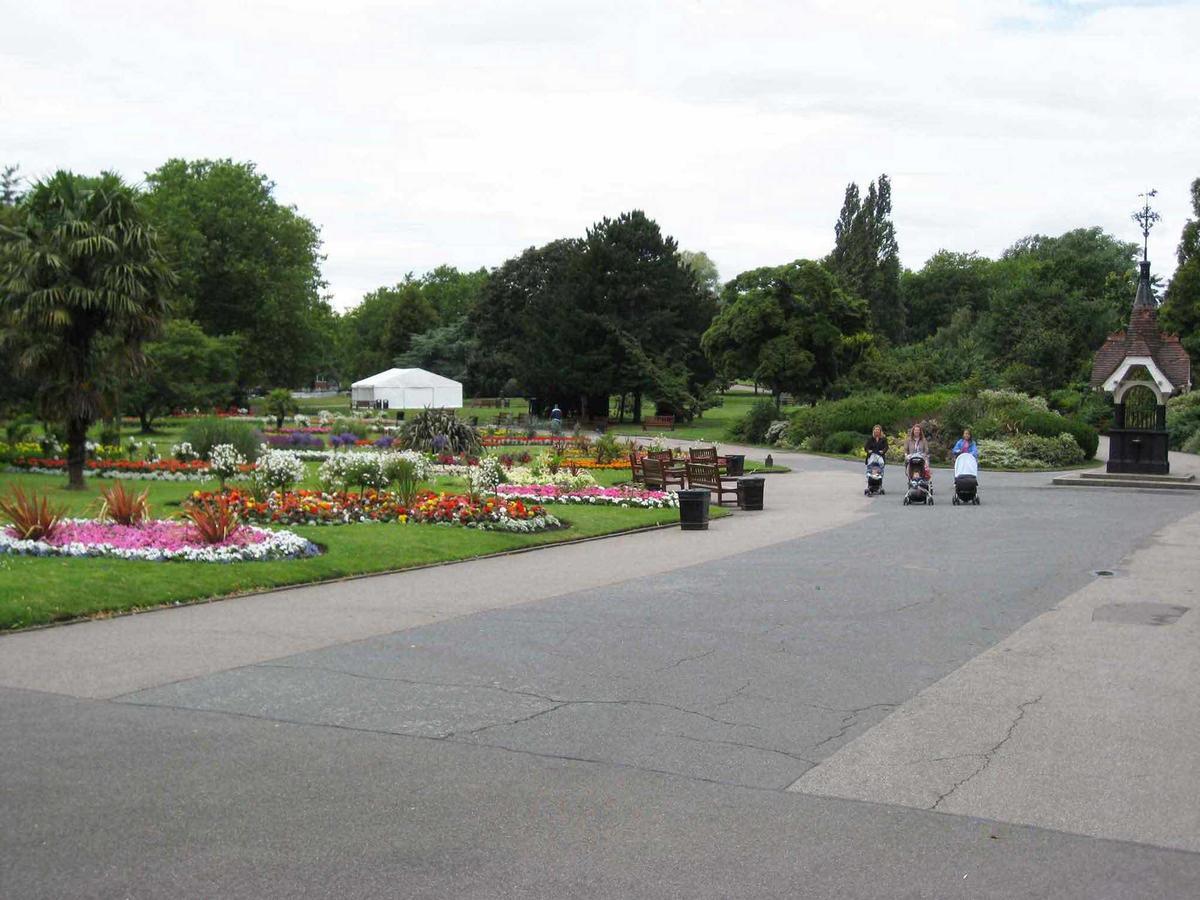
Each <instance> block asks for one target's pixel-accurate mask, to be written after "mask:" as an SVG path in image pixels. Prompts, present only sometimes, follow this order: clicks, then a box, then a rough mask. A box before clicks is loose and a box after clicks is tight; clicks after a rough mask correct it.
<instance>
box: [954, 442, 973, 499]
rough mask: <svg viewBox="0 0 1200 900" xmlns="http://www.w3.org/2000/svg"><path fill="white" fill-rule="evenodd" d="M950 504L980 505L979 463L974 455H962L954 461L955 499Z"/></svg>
mask: <svg viewBox="0 0 1200 900" xmlns="http://www.w3.org/2000/svg"><path fill="white" fill-rule="evenodd" d="M950 502H951V503H953V504H954V505H955V506H958V505H960V504H967V503H969V504H971V505H972V506H978V505H979V462H978V460H976V459H975V457H974V455H973V454H970V453H960V454H958V459H956V460H955V461H954V499H953V500H951V501H950Z"/></svg>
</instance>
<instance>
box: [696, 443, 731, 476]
mask: <svg viewBox="0 0 1200 900" xmlns="http://www.w3.org/2000/svg"><path fill="white" fill-rule="evenodd" d="M688 461H689V462H694V463H703V464H705V465H707V466H716V467H717V468H718V469H720V470H721V472H724V471H725V464H726V460H725V457H723V456H717V448H716V447H689V448H688Z"/></svg>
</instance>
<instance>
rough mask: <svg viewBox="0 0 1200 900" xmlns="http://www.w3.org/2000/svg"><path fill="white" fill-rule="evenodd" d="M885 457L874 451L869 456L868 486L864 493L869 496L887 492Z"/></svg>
mask: <svg viewBox="0 0 1200 900" xmlns="http://www.w3.org/2000/svg"><path fill="white" fill-rule="evenodd" d="M883 465H884V463H883V457H882V456H880V455H879V454H878V453H872V454H871V455H870V456H868V457H867V487H866V490H864V491H863V493H864V494H865V495H866V496H868V497H874V496H875V495H876V494H886V493H887V491H885V490H884V489H883Z"/></svg>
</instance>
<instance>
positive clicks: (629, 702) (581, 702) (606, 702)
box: [258, 663, 761, 734]
mask: <svg viewBox="0 0 1200 900" xmlns="http://www.w3.org/2000/svg"><path fill="white" fill-rule="evenodd" d="M258 667H259V668H267V669H291V670H293V671H320V672H329V673H331V674H336V675H347V676H349V677H351V678H361V679H364V680H366V681H390V682H398V683H400V684H415V685H424V686H427V687H454V688H467V689H472V690H487V691H499V692H500V693H502V694H512V695H514V696H518V697H530V698H533V699H535V700H541V701H543V702H545V703H550V704H553V706H552V708H551V709H544V710H540V711H539V712H538V713H537V714H536V715H542V714H544V713H547V712H553V711H554V710H555V709H561V708H563V707H565V706H650V707H655V708H658V709H669V710H673V711H675V712H681V713H684V714H686V715H690V716H698V717H700V718H701V719H707V720H708V721H709V722H713V723H714V724H717V725H726V726H728V727H730V728H753V729H755V730H756V731H757V730H761V726H759V725H754V724H752V723H750V722H731V721H730V720H728V719H718V718H717V717H716V716H710V715H708V714H707V713H702V712H700V711H699V710H695V709H688V708H686V707H683V706H675V705H674V704H671V703H663V702H661V701H658V700H639V699H633V698H618V699H607V698H605V699H595V698H582V699H579V698H569V697H555V696H553V695H550V694H539V693H536V692H534V691H522V690H518V689H515V688H506V687H500V686H499V685H496V684H478V683H473V682H453V681H422V680H417V679H413V678H402V677H397V676H391V675H364V674H362V673H361V672H348V671H345V670H344V669H335V668H330V667H325V666H287V665H281V664H278V663H263V664H261V665H260V666H258ZM531 718H534V716H521V717H518V718H516V719H513V720H510V721H504V722H494V723H492V724H490V725H487V726H485V727H486V728H496V727H499V726H501V725H518V724H520V723H521V722H523V721H526V720H527V719H531ZM477 730H482V729H477ZM454 733H455V732H450V734H454ZM461 733H462V734H469V733H470V732H461Z"/></svg>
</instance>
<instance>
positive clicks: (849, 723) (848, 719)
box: [804, 703, 897, 750]
mask: <svg viewBox="0 0 1200 900" xmlns="http://www.w3.org/2000/svg"><path fill="white" fill-rule="evenodd" d="M804 705H806V706H812V707H814V708H816V709H824V710H828V711H829V712H840V713H846V715H844V716H842V722H841V726H840V727H839V729H838V730H837V731H836V732H834V733H833V734H831V735H830V736H829V737H827V738H824V739H822V740H820V741H817V743H815V744H813V745H812V746H811V747H809V749H810V750H819V749H820V748H821V747H824V746H825V745H826V744H828V743H829V742H830V741H836V740H837V739H838V738H840V737H844V736H845V734H846V732H848V731H849V730H850V729H851V728H853V727H854V726H855V725H857V724H858V717H859V716H860V715H862V714H863V713H865V712H867V711H868V710H872V709H895V708H896V706H897V704H895V703H872V704H871V705H870V706H860V707H857V708H855V709H835V708H833V707H829V706H820V705H818V704H815V703H810V704H804Z"/></svg>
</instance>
